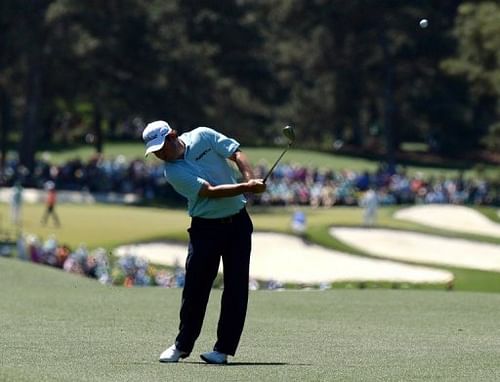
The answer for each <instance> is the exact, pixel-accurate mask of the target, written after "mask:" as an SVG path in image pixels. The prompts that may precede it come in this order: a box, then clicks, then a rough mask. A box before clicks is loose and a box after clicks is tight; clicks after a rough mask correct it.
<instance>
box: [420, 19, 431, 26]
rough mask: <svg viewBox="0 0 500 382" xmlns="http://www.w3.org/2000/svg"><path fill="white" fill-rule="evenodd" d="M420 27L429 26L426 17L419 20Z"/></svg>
mask: <svg viewBox="0 0 500 382" xmlns="http://www.w3.org/2000/svg"><path fill="white" fill-rule="evenodd" d="M419 25H420V28H427V27H428V26H429V20H427V19H422V20H420V22H419Z"/></svg>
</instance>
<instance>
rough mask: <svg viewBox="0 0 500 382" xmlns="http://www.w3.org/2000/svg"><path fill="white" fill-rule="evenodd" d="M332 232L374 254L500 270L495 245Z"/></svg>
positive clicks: (388, 233)
mask: <svg viewBox="0 0 500 382" xmlns="http://www.w3.org/2000/svg"><path fill="white" fill-rule="evenodd" d="M330 234H331V235H333V236H334V237H336V238H338V239H339V240H341V241H343V242H345V243H347V244H349V245H351V246H352V247H355V248H359V249H361V250H363V251H365V252H367V253H370V254H372V255H375V256H380V257H384V258H390V259H394V260H403V261H412V262H417V263H427V264H439V265H451V266H456V267H460V268H470V269H480V270H487V271H496V272H500V245H496V244H488V243H479V242H473V241H469V240H462V239H451V238H442V237H438V236H433V235H426V234H421V233H414V232H405V231H397V230H387V229H365V228H332V229H330ZM499 277H500V276H499Z"/></svg>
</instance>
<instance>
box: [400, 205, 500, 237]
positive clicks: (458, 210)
mask: <svg viewBox="0 0 500 382" xmlns="http://www.w3.org/2000/svg"><path fill="white" fill-rule="evenodd" d="M394 217H395V218H396V219H402V220H409V221H412V222H415V223H419V224H423V225H427V226H430V227H435V228H441V229H447V230H452V231H458V232H467V233H474V234H479V235H486V236H493V237H500V224H498V223H495V222H493V221H491V220H489V219H488V218H486V217H485V216H484V215H482V214H480V213H479V212H477V211H475V210H473V209H472V208H468V207H464V206H454V205H437V204H429V205H422V206H414V207H409V208H404V209H402V210H399V211H397V212H396V213H395V214H394Z"/></svg>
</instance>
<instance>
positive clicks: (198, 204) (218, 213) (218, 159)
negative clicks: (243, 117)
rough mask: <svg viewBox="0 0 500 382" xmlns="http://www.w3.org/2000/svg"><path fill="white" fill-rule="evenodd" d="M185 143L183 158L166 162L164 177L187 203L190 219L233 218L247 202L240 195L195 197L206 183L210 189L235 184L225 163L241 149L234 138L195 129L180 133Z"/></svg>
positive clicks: (204, 129)
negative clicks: (231, 216)
mask: <svg viewBox="0 0 500 382" xmlns="http://www.w3.org/2000/svg"><path fill="white" fill-rule="evenodd" d="M179 139H181V140H182V141H183V142H184V143H185V144H186V150H185V152H184V159H178V160H175V161H172V162H166V163H165V177H166V178H167V181H168V182H169V183H170V184H171V185H172V187H173V188H174V189H175V190H176V191H177V192H178V193H179V194H181V195H182V196H184V197H185V198H186V199H187V200H188V211H189V215H190V216H197V217H202V218H207V219H215V218H221V217H226V216H230V215H234V214H235V213H237V212H238V211H239V210H241V209H242V208H243V207H244V206H245V203H246V200H245V198H244V196H243V195H237V196H232V197H227V198H206V197H201V196H199V195H198V192H199V191H200V189H201V186H202V185H203V184H204V183H205V181H206V182H208V183H210V184H211V185H212V186H217V185H220V184H233V183H236V178H235V176H234V175H235V174H234V170H233V169H232V168H231V166H230V165H229V163H227V160H226V158H228V157H230V156H231V155H232V154H233V153H234V152H235V151H236V150H237V149H238V147H239V146H240V144H239V143H238V142H237V141H235V140H234V139H231V138H228V137H226V136H225V135H223V134H221V133H219V132H217V131H215V130H213V129H210V128H208V127H198V128H196V129H194V130H191V131H189V132H187V133H184V134H182V135H181V136H180V137H179Z"/></svg>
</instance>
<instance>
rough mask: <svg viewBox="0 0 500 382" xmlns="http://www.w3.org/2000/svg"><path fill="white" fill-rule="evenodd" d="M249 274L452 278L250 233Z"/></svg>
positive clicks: (127, 250) (163, 258) (129, 249)
mask: <svg viewBox="0 0 500 382" xmlns="http://www.w3.org/2000/svg"><path fill="white" fill-rule="evenodd" d="M186 252H187V246H186V245H184V244H171V243H148V244H136V245H128V246H122V247H119V248H117V249H116V250H115V254H116V255H118V256H124V255H126V254H132V255H136V256H139V257H143V258H146V259H148V260H149V261H151V262H153V263H156V264H165V265H174V264H176V263H177V264H180V265H184V263H185V259H186ZM250 275H251V277H253V278H256V279H260V280H276V281H281V282H294V283H319V282H339V281H392V282H409V283H447V282H449V281H451V280H452V279H453V275H452V274H451V273H450V272H447V271H442V270H438V269H432V268H428V267H423V266H413V265H407V264H400V263H397V262H394V261H390V260H378V259H369V258H363V257H359V256H353V255H349V254H346V253H342V252H337V251H332V250H328V249H325V248H323V247H320V246H318V245H315V244H307V243H304V242H303V241H302V240H301V239H299V238H297V237H294V236H290V235H283V234H276V233H262V232H257V233H255V234H254V238H253V251H252V258H251V264H250Z"/></svg>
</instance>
